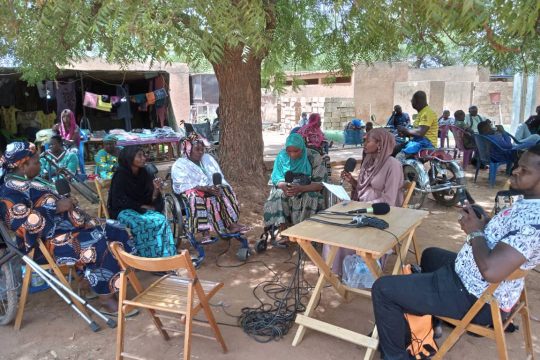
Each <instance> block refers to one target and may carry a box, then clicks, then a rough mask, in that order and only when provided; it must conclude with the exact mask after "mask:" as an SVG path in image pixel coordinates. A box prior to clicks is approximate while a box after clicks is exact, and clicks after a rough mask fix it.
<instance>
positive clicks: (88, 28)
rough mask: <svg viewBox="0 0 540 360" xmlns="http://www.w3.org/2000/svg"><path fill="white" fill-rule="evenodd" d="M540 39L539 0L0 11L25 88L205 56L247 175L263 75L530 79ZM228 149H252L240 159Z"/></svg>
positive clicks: (32, 1)
mask: <svg viewBox="0 0 540 360" xmlns="http://www.w3.org/2000/svg"><path fill="white" fill-rule="evenodd" d="M539 34H540V2H538V1H536V0H514V1H512V0H461V1H457V0H456V1H453V0H450V1H448V0H425V1H410V0H384V1H381V0H365V1H360V0H357V1H351V0H349V1H345V0H333V1H330V0H206V1H201V0H168V1H162V0H147V1H144V2H143V1H138V0H126V1H114V0H55V1H48V0H11V1H7V2H5V3H4V5H3V9H2V12H0V56H1V57H4V58H5V57H8V58H11V59H14V60H15V63H16V65H17V66H18V67H20V70H21V72H22V74H23V79H25V80H27V81H29V82H30V83H33V82H37V81H39V80H43V79H47V78H48V79H51V78H54V77H55V75H56V73H57V71H58V68H59V67H62V66H64V65H66V64H69V63H73V62H77V61H79V60H81V59H82V58H84V57H87V56H99V57H101V58H104V59H106V60H107V61H109V62H114V63H119V64H122V65H126V64H129V63H132V62H136V61H138V62H145V61H156V60H171V59H172V58H174V57H178V56H181V57H182V58H183V59H186V60H187V61H188V62H189V63H197V62H200V61H201V59H206V60H207V61H208V62H209V63H210V64H211V65H212V67H213V68H214V71H215V72H216V76H217V78H218V82H219V84H220V85H219V86H220V108H221V109H222V115H223V117H224V118H225V120H226V121H225V124H224V129H223V130H224V138H223V142H224V144H223V145H224V146H223V148H222V149H221V150H220V151H222V155H223V158H224V160H225V161H226V162H229V163H231V164H233V165H231V168H230V170H231V171H232V170H233V169H236V170H238V169H240V168H241V167H242V166H243V167H244V168H247V172H248V173H250V172H261V171H262V135H261V134H260V130H261V124H260V91H258V90H257V87H259V88H260V86H261V79H263V80H264V81H266V82H267V84H269V85H273V86H274V87H275V88H277V89H279V88H280V87H281V86H283V84H284V82H285V76H284V73H283V70H284V69H285V68H287V67H289V68H290V67H293V68H307V67H310V66H313V65H314V63H315V62H317V63H318V64H319V65H320V66H321V67H322V68H323V69H326V70H330V71H335V72H342V73H350V72H351V71H352V69H353V66H354V64H356V63H359V62H367V63H371V62H374V61H381V60H382V61H393V60H397V59H400V58H403V57H407V56H411V55H414V56H417V57H418V58H424V59H425V58H427V57H431V58H433V59H437V58H438V59H442V60H439V62H440V63H442V64H444V61H445V60H444V59H445V58H447V59H448V58H449V57H453V58H454V59H455V58H456V57H457V58H458V59H461V60H462V61H463V62H474V63H478V64H479V65H484V66H488V67H489V68H491V69H493V70H498V69H507V68H512V69H514V70H526V71H527V72H529V73H532V72H536V71H537V70H538V67H539V60H538V59H539V56H538V55H539V52H540V37H539ZM456 52H457V54H456ZM448 61H450V60H448ZM257 107H258V110H257ZM246 118H247V120H246ZM247 127H249V129H250V131H248V130H246V129H247ZM233 132H236V134H233ZM238 132H239V133H238ZM234 142H236V143H243V144H246V143H250V144H253V147H252V148H251V149H250V150H253V151H254V153H253V152H250V153H249V154H247V155H240V156H239V154H238V153H237V152H236V151H233V150H232V146H233V145H232V144H233V143H234ZM227 166H228V165H226V166H225V167H227ZM226 170H227V169H226Z"/></svg>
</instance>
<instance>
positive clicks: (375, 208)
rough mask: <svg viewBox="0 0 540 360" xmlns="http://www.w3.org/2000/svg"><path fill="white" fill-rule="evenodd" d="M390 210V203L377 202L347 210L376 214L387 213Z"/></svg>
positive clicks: (354, 212)
mask: <svg viewBox="0 0 540 360" xmlns="http://www.w3.org/2000/svg"><path fill="white" fill-rule="evenodd" d="M389 212H390V205H388V204H387V203H375V204H372V205H371V207H369V208H366V209H356V210H350V211H347V214H374V215H386V214H388V213H389Z"/></svg>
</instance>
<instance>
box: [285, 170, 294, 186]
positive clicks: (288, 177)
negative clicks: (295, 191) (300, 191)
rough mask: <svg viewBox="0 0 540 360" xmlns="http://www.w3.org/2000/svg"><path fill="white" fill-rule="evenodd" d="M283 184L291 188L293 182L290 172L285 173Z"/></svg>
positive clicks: (292, 174)
mask: <svg viewBox="0 0 540 360" xmlns="http://www.w3.org/2000/svg"><path fill="white" fill-rule="evenodd" d="M285 182H286V183H287V186H291V184H292V183H293V182H294V173H293V172H292V171H291V170H289V171H287V172H286V173H285Z"/></svg>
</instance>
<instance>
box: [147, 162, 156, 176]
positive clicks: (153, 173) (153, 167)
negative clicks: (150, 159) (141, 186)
mask: <svg viewBox="0 0 540 360" xmlns="http://www.w3.org/2000/svg"><path fill="white" fill-rule="evenodd" d="M144 169H145V170H146V172H147V173H148V174H150V176H152V177H153V178H154V177H156V175H157V173H158V172H159V170H158V168H157V167H156V165H154V164H152V163H146V165H144Z"/></svg>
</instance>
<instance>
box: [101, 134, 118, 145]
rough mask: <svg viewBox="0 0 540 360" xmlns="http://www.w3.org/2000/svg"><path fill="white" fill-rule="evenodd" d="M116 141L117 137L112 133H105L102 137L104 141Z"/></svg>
mask: <svg viewBox="0 0 540 360" xmlns="http://www.w3.org/2000/svg"><path fill="white" fill-rule="evenodd" d="M117 141H118V138H117V137H116V136H115V135H112V134H107V135H105V137H104V138H103V142H104V143H106V142H114V143H115V142H117Z"/></svg>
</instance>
